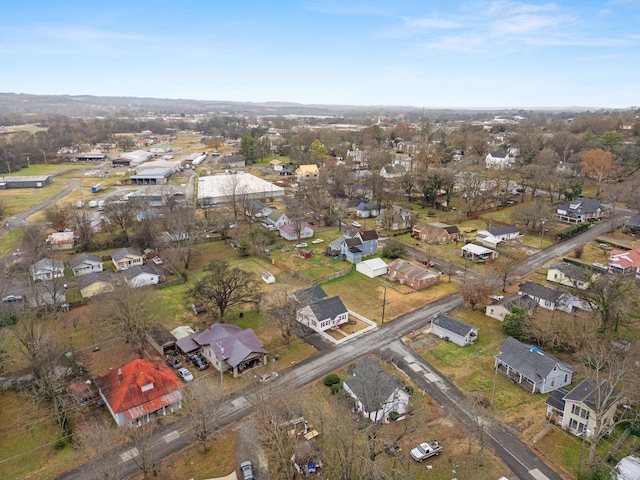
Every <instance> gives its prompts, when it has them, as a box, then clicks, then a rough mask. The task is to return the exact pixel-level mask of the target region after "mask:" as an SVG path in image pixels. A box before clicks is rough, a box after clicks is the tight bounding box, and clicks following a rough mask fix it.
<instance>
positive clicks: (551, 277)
mask: <svg viewBox="0 0 640 480" xmlns="http://www.w3.org/2000/svg"><path fill="white" fill-rule="evenodd" d="M598 276H599V275H598V274H597V273H593V272H591V271H590V270H587V269H586V268H582V267H579V266H577V265H573V264H572V263H567V262H562V263H556V264H554V265H551V266H550V267H549V269H548V270H547V280H548V281H550V282H554V283H559V284H560V285H564V286H565V287H571V288H577V289H580V290H586V289H587V288H589V285H590V281H591V280H592V279H595V278H596V277H598Z"/></svg>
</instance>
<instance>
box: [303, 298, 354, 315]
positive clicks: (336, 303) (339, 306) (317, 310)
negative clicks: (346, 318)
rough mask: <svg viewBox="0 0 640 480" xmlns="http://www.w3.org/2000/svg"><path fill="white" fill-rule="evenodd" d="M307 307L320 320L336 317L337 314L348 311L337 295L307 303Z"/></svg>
mask: <svg viewBox="0 0 640 480" xmlns="http://www.w3.org/2000/svg"><path fill="white" fill-rule="evenodd" d="M309 308H311V311H312V312H313V314H314V315H315V316H316V318H317V319H318V320H320V321H322V320H327V319H329V318H336V317H337V316H338V315H340V314H342V313H346V312H347V311H348V310H347V307H345V306H344V303H342V300H340V297H338V296H336V297H331V298H326V299H324V300H319V301H317V302H314V303H312V304H310V305H309Z"/></svg>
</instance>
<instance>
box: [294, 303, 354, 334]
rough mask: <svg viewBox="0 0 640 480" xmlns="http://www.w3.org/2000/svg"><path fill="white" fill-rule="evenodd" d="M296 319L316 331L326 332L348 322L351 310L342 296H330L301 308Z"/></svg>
mask: <svg viewBox="0 0 640 480" xmlns="http://www.w3.org/2000/svg"><path fill="white" fill-rule="evenodd" d="M296 320H297V321H298V322H300V323H302V324H303V325H306V326H307V327H309V328H311V329H312V330H315V331H316V332H324V331H325V330H331V329H335V328H338V327H339V326H340V325H343V324H345V323H347V321H348V320H349V311H348V310H347V307H345V306H344V303H342V300H340V297H337V296H336V297H330V298H325V299H323V300H319V301H317V302H314V303H310V304H309V305H305V306H304V307H302V308H299V309H298V311H297V312H296Z"/></svg>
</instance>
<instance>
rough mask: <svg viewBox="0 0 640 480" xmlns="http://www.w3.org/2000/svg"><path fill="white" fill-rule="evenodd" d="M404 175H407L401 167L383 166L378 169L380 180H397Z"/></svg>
mask: <svg viewBox="0 0 640 480" xmlns="http://www.w3.org/2000/svg"><path fill="white" fill-rule="evenodd" d="M405 173H407V170H406V169H405V168H404V167H403V166H402V165H385V166H384V167H382V168H381V169H380V176H381V177H382V178H398V177H401V176H403V175H404V174H405Z"/></svg>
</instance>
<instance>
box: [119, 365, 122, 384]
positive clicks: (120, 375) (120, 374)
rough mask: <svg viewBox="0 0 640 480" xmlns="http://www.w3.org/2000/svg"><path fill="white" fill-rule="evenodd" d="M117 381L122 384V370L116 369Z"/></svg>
mask: <svg viewBox="0 0 640 480" xmlns="http://www.w3.org/2000/svg"><path fill="white" fill-rule="evenodd" d="M118 380H120V383H122V369H121V368H119V369H118Z"/></svg>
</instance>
